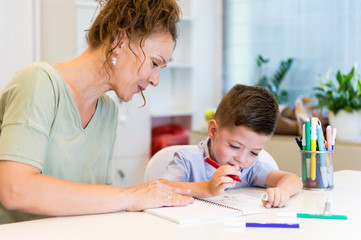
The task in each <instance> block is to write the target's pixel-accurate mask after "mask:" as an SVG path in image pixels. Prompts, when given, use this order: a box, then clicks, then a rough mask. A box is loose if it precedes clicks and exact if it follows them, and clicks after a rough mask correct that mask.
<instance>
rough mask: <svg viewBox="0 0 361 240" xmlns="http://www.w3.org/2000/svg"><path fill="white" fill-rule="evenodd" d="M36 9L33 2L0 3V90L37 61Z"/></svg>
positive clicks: (37, 3)
mask: <svg viewBox="0 0 361 240" xmlns="http://www.w3.org/2000/svg"><path fill="white" fill-rule="evenodd" d="M38 10H39V2H38V1H37V0H12V1H7V0H1V1H0V89H1V88H3V87H4V85H5V84H6V83H7V82H8V81H9V80H10V78H11V77H12V76H13V75H14V74H15V72H16V71H17V70H18V69H19V68H22V67H23V66H25V65H27V64H29V63H32V62H33V61H36V60H38V58H39V50H40V49H39V48H38V45H37V43H38V40H39V39H38V30H39V29H38V26H37V21H38V18H37V16H38Z"/></svg>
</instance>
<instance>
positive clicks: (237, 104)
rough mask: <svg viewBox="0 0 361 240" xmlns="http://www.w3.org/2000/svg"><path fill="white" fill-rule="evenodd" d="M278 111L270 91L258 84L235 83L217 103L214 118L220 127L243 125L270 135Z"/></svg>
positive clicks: (273, 128)
mask: <svg viewBox="0 0 361 240" xmlns="http://www.w3.org/2000/svg"><path fill="white" fill-rule="evenodd" d="M278 112H279V110H278V103H277V100H276V98H275V97H274V95H273V94H272V93H271V92H270V91H268V90H267V89H265V88H263V87H260V86H246V85H242V84H236V85H235V86H233V87H232V88H231V90H229V92H228V93H227V94H226V95H225V96H224V98H223V99H222V101H221V102H220V104H219V105H218V108H217V110H216V113H215V115H214V119H215V120H216V121H217V123H218V124H219V127H221V128H232V127H235V126H245V127H248V128H250V129H252V130H253V131H255V132H257V133H263V134H266V135H271V134H273V132H274V130H275V126H276V120H277V115H278Z"/></svg>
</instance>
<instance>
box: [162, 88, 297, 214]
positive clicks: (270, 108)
mask: <svg viewBox="0 0 361 240" xmlns="http://www.w3.org/2000/svg"><path fill="white" fill-rule="evenodd" d="M277 115H278V104H277V101H276V99H275V98H274V96H273V94H272V93H270V92H269V91H267V90H266V89H264V88H262V87H257V86H245V85H241V84H237V85H235V86H234V87H233V88H232V89H231V90H230V91H229V92H228V93H227V94H226V95H225V96H224V98H223V100H222V101H221V103H220V104H219V106H218V108H217V111H216V113H215V116H214V119H212V120H210V121H209V122H208V136H209V137H208V138H207V139H206V140H205V141H202V142H200V144H199V145H198V146H195V147H194V148H193V147H188V148H185V149H181V150H179V151H178V152H176V153H175V155H174V159H173V160H172V161H171V163H170V164H169V165H168V166H167V170H166V171H165V172H164V173H163V174H162V176H161V181H162V182H164V183H166V184H168V185H171V186H174V187H181V188H189V189H191V195H192V196H194V197H199V198H206V197H211V196H215V195H219V194H222V193H223V192H224V191H225V190H226V189H228V188H240V187H250V186H258V187H266V186H267V187H270V188H268V189H267V190H266V192H267V195H268V201H263V204H264V206H265V207H266V208H270V207H284V206H285V205H286V204H287V202H288V200H289V198H290V196H292V195H294V194H296V193H297V192H299V190H300V189H301V188H302V182H301V181H300V179H299V177H298V176H297V175H295V174H292V173H287V172H282V171H278V170H275V169H274V168H273V167H272V166H271V165H269V164H268V163H265V162H262V161H260V160H258V158H257V156H258V154H259V153H260V152H261V150H262V148H263V147H264V145H265V144H266V142H267V141H268V140H269V139H270V138H271V136H272V134H273V132H274V129H275V125H276V119H277ZM206 157H210V158H211V159H213V160H214V161H216V162H218V163H219V165H221V167H219V168H218V169H215V168H214V167H212V166H211V165H209V164H208V163H206V162H205V160H204V159H205V158H206ZM229 175H237V176H239V177H240V178H241V180H242V182H236V181H235V180H233V179H232V178H231V177H230V176H229Z"/></svg>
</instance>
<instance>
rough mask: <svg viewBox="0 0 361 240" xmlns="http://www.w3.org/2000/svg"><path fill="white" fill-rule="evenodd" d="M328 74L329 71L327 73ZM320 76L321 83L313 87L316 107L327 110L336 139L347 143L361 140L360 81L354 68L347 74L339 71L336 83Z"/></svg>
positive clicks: (327, 77) (327, 76)
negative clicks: (335, 132)
mask: <svg viewBox="0 0 361 240" xmlns="http://www.w3.org/2000/svg"><path fill="white" fill-rule="evenodd" d="M329 72H330V71H329ZM329 75H330V74H329V73H328V74H326V76H322V78H323V81H322V82H321V83H320V85H319V86H316V87H314V88H313V89H314V91H315V96H316V98H317V100H318V107H319V108H321V109H322V108H324V107H326V108H327V109H328V117H329V122H330V124H331V126H332V127H335V128H337V138H338V139H341V140H348V141H360V139H361V80H360V74H358V73H357V72H356V68H355V67H352V69H351V71H350V72H349V73H348V74H343V73H341V71H340V70H339V71H338V72H337V74H336V81H333V80H331V79H330V78H329Z"/></svg>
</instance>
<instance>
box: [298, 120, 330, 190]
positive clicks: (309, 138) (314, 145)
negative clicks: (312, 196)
mask: <svg viewBox="0 0 361 240" xmlns="http://www.w3.org/2000/svg"><path fill="white" fill-rule="evenodd" d="M302 130H303V133H302V141H299V140H298V139H296V141H297V144H298V145H299V146H300V148H301V160H302V181H303V188H305V189H311V190H330V189H332V188H333V160H334V159H333V152H334V145H335V140H336V129H335V128H334V129H333V131H332V128H331V126H327V128H326V140H325V137H324V134H323V131H322V126H321V121H319V120H318V119H317V118H314V117H313V118H312V119H311V121H310V119H308V118H306V120H305V123H304V124H303V129H302Z"/></svg>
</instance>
